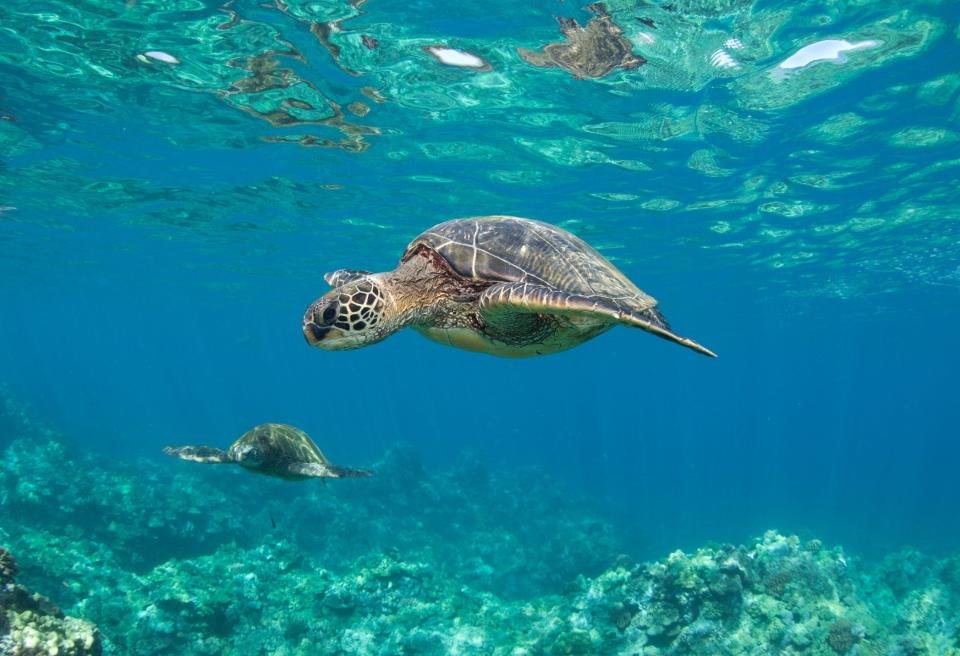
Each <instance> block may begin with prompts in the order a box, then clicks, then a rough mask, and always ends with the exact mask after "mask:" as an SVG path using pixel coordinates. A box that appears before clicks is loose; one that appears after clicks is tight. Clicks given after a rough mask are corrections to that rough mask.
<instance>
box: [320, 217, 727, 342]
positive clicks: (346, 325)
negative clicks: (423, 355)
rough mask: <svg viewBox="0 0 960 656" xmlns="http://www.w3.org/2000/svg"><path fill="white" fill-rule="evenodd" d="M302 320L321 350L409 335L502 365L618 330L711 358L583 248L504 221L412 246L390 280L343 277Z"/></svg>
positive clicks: (488, 220) (487, 220)
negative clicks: (500, 360) (499, 359)
mask: <svg viewBox="0 0 960 656" xmlns="http://www.w3.org/2000/svg"><path fill="white" fill-rule="evenodd" d="M324 280H326V282H327V283H328V284H329V285H330V286H332V287H334V288H335V289H333V290H332V291H330V292H327V293H326V294H325V295H323V296H322V297H320V298H319V299H317V300H316V301H314V303H313V304H312V305H311V306H310V307H309V308H308V309H307V311H306V313H305V314H304V317H303V335H304V337H306V339H307V342H308V343H309V344H310V345H312V346H319V347H320V348H322V349H326V350H331V351H334V350H342V349H353V348H359V347H361V346H366V345H368V344H373V343H375V342H379V341H380V340H382V339H384V338H385V337H387V336H388V335H391V334H392V333H394V332H396V331H397V330H399V329H401V328H403V327H405V326H412V327H413V328H414V329H416V330H417V331H419V332H420V333H422V334H424V335H426V336H427V337H429V338H430V339H433V340H435V341H437V342H440V343H443V344H449V345H450V346H456V347H459V348H463V349H467V350H470V351H481V352H484V353H491V354H493V355H499V356H506V357H525V356H530V355H541V354H545V353H555V352H557V351H563V350H565V349H568V348H571V347H573V346H576V345H577V344H580V343H582V342H585V341H586V340H588V339H590V338H592V337H595V336H597V335H599V334H600V333H602V332H605V331H606V330H608V329H609V328H611V327H612V326H614V325H616V324H618V323H620V324H623V325H626V326H633V327H636V328H642V329H643V330H646V331H648V332H651V333H653V334H654V335H657V336H658V337H662V338H664V339H668V340H670V341H673V342H676V343H677V344H681V345H683V346H686V347H688V348H691V349H693V350H695V351H697V352H699V353H703V354H704V355H709V356H713V357H716V356H715V355H714V353H713V352H712V351H710V350H709V349H707V348H704V347H703V346H701V345H700V344H697V343H696V342H694V341H693V340H691V339H687V338H686V337H681V336H679V335H677V334H675V333H673V332H672V331H671V330H670V327H669V326H668V325H667V322H666V321H665V320H664V318H663V315H661V314H660V311H659V310H657V308H656V304H657V302H656V301H655V300H654V299H653V298H651V297H650V296H647V295H646V294H645V293H643V292H642V291H640V290H639V289H638V288H637V287H636V286H635V285H634V284H633V283H632V282H630V281H629V280H628V279H627V277H626V276H624V275H623V274H622V273H621V272H620V271H619V270H618V269H617V268H616V267H615V266H613V264H611V263H610V262H609V261H608V260H607V259H606V258H604V257H603V256H602V255H600V253H598V252H597V251H595V250H594V249H593V248H591V247H590V245H589V244H587V243H586V242H584V241H583V240H582V239H580V238H578V237H576V236H574V235H572V234H570V233H569V232H567V231H566V230H562V229H560V228H558V227H556V226H552V225H550V224H547V223H541V222H540V221H533V220H530V219H520V218H517V217H510V216H483V217H476V218H471V219H456V220H453V221H447V222H445V223H441V224H439V225H437V226H434V227H432V228H430V229H429V230H427V231H426V232H424V233H423V234H421V235H420V236H419V237H417V238H416V239H414V240H413V242H412V243H411V244H410V245H409V246H408V247H407V250H406V252H405V253H404V254H403V257H402V258H401V259H400V264H399V265H398V266H397V268H396V269H394V270H393V271H389V272H386V273H376V274H374V273H370V272H368V271H355V270H340V271H335V272H333V273H328V274H327V275H326V276H324Z"/></svg>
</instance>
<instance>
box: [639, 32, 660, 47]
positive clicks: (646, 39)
mask: <svg viewBox="0 0 960 656" xmlns="http://www.w3.org/2000/svg"><path fill="white" fill-rule="evenodd" d="M637 40H638V41H640V42H642V43H645V44H646V45H648V46H652V45H653V44H654V43H656V42H657V37H655V36H653V35H652V34H649V33H647V32H639V33H638V34H637Z"/></svg>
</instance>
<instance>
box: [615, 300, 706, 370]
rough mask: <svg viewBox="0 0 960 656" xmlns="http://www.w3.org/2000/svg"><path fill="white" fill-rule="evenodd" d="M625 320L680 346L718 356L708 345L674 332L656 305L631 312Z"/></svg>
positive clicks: (703, 353)
mask: <svg viewBox="0 0 960 656" xmlns="http://www.w3.org/2000/svg"><path fill="white" fill-rule="evenodd" d="M624 320H625V323H627V324H629V325H631V326H633V327H635V328H640V329H641V330H646V331H647V332H648V333H651V334H653V335H656V336H657V337H660V338H661V339H665V340H668V341H670V342H673V343H674V344H679V345H680V346H686V347H687V348H688V349H692V350H694V351H696V352H697V353H700V354H702V355H707V356H709V357H711V358H715V357H717V354H716V353H714V352H713V351H711V350H710V349H708V348H707V347H706V346H703V345H701V344H698V343H697V342H695V341H693V340H692V339H690V338H688V337H683V336H681V335H678V334H676V333H675V332H673V331H672V330H671V329H670V324H668V323H667V320H666V319H665V318H664V317H663V315H662V314H660V310H658V309H657V308H655V307H652V308H647V309H646V310H643V311H642V312H635V313H631V315H630V316H629V318H628V317H624Z"/></svg>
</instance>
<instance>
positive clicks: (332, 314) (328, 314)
mask: <svg viewBox="0 0 960 656" xmlns="http://www.w3.org/2000/svg"><path fill="white" fill-rule="evenodd" d="M336 318H337V306H336V304H333V305H330V306H329V307H327V309H326V310H324V311H323V316H322V317H321V319H322V320H323V325H325V326H326V325H329V324H331V323H333V320H334V319H336Z"/></svg>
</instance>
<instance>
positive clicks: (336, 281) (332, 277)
mask: <svg viewBox="0 0 960 656" xmlns="http://www.w3.org/2000/svg"><path fill="white" fill-rule="evenodd" d="M369 275H372V274H371V273H370V272H369V271H361V270H360V269H338V270H337V271H331V272H330V273H325V274H324V275H323V280H324V282H326V283H327V284H328V285H330V286H331V287H339V286H340V285H346V284H347V283H348V282H353V281H354V280H359V279H360V278H363V277H364V276H369Z"/></svg>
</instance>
